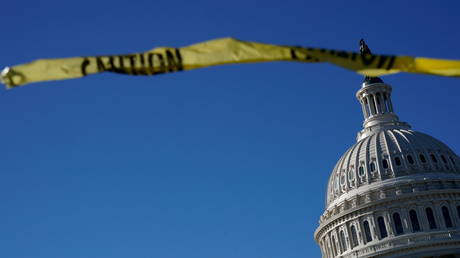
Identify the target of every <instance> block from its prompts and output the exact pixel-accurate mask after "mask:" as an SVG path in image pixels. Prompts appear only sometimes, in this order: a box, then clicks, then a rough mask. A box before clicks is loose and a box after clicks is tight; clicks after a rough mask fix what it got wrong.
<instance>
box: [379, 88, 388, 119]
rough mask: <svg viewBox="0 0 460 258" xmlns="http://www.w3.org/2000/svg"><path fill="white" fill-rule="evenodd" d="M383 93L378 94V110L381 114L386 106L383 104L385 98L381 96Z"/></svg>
mask: <svg viewBox="0 0 460 258" xmlns="http://www.w3.org/2000/svg"><path fill="white" fill-rule="evenodd" d="M383 94H385V92H382V93H380V94H379V100H380V110H381V113H382V114H383V113H386V112H387V108H386V106H385V98H384V97H383Z"/></svg>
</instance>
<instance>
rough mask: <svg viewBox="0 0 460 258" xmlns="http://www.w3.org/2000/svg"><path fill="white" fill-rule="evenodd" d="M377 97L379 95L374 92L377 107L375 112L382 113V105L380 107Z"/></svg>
mask: <svg viewBox="0 0 460 258" xmlns="http://www.w3.org/2000/svg"><path fill="white" fill-rule="evenodd" d="M377 98H378V97H377V94H374V95H373V100H374V104H375V109H376V111H375V113H376V114H379V113H382V111H381V110H380V108H381V107H380V105H379V102H378V101H377Z"/></svg>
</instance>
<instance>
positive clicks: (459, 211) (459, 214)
mask: <svg viewBox="0 0 460 258" xmlns="http://www.w3.org/2000/svg"><path fill="white" fill-rule="evenodd" d="M457 216H458V217H459V218H460V206H457Z"/></svg>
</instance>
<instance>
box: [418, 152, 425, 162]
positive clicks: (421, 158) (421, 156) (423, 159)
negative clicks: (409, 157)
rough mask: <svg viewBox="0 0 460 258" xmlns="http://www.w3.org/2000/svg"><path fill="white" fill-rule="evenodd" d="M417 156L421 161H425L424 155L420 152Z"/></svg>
mask: <svg viewBox="0 0 460 258" xmlns="http://www.w3.org/2000/svg"><path fill="white" fill-rule="evenodd" d="M419 157H420V161H421V162H422V163H426V159H425V155H423V154H420V155H419Z"/></svg>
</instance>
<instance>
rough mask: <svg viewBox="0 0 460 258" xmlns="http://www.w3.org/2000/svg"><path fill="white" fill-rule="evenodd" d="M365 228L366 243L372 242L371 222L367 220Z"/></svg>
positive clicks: (364, 223)
mask: <svg viewBox="0 0 460 258" xmlns="http://www.w3.org/2000/svg"><path fill="white" fill-rule="evenodd" d="M458 207H460V206H458ZM363 227H364V236H365V237H366V242H370V241H372V235H371V228H370V227H369V222H368V221H367V220H365V221H364V222H363Z"/></svg>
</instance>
